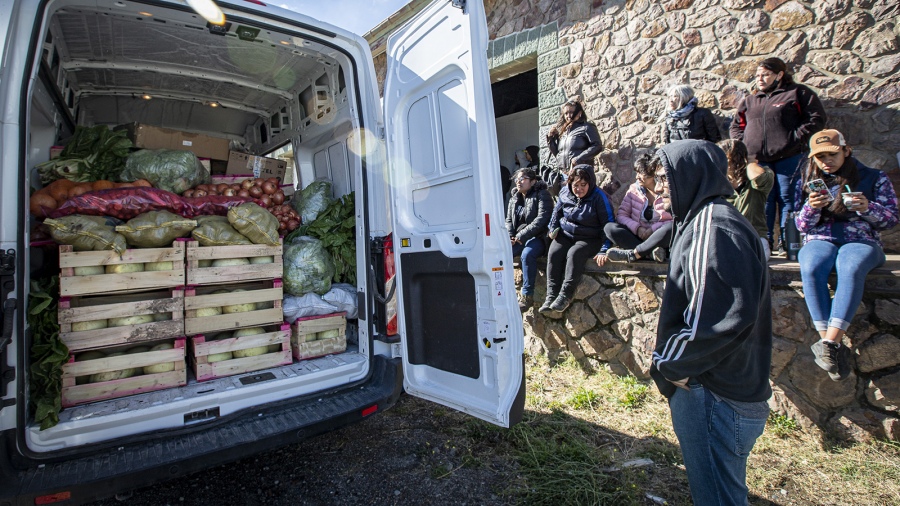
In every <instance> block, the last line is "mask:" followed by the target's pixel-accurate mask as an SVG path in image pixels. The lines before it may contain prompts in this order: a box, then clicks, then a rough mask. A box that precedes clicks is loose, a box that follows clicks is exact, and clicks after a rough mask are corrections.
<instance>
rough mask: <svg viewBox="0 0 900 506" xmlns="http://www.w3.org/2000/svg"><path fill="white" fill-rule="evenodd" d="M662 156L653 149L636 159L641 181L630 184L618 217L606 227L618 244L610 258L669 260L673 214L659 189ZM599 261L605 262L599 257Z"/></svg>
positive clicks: (622, 260)
mask: <svg viewBox="0 0 900 506" xmlns="http://www.w3.org/2000/svg"><path fill="white" fill-rule="evenodd" d="M657 167H659V158H656V157H654V156H653V155H651V154H649V153H645V154H643V155H641V156H640V157H639V158H638V159H637V160H636V161H635V162H634V171H635V173H636V174H637V176H636V177H637V181H636V182H635V183H634V184H632V185H631V187H629V188H628V193H626V194H625V198H623V199H622V204H620V205H619V210H618V211H616V221H615V222H610V223H607V224H606V226H605V227H603V231H604V232H606V236H607V237H609V239H610V240H611V241H612V242H614V243H615V244H616V246H618V247H614V248H610V249H609V250H608V251H607V252H606V258H607V259H608V260H609V261H610V262H634V261H636V260H640V259H641V258H648V257H651V256H652V257H653V259H654V260H656V261H657V262H664V261H665V260H666V249H667V248H668V247H669V243H670V242H671V241H672V224H673V221H672V215H671V214H670V213H669V212H667V211H666V210H665V209H664V208H663V200H662V198H661V196H660V195H658V194H657V193H656V189H655V186H656V182H655V180H654V179H653V178H654V174H655V173H656V168H657ZM597 265H603V264H602V263H601V262H600V259H599V258H598V259H597Z"/></svg>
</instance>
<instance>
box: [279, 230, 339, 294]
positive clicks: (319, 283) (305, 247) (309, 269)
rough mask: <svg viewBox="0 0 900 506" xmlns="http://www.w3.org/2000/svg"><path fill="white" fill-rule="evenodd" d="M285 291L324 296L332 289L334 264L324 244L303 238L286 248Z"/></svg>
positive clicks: (316, 240) (309, 238)
mask: <svg viewBox="0 0 900 506" xmlns="http://www.w3.org/2000/svg"><path fill="white" fill-rule="evenodd" d="M283 259H284V291H285V292H287V293H289V294H292V295H298V296H299V295H305V294H307V293H309V292H314V293H317V294H319V295H324V294H325V293H327V292H328V290H330V289H331V277H332V276H334V264H333V263H332V260H331V254H330V253H328V251H327V250H325V248H324V247H323V246H322V242H321V241H319V240H318V239H313V238H312V237H307V236H301V237H297V238H296V239H294V241H293V242H292V243H291V244H287V245H285V246H284V253H283Z"/></svg>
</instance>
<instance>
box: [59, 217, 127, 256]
mask: <svg viewBox="0 0 900 506" xmlns="http://www.w3.org/2000/svg"><path fill="white" fill-rule="evenodd" d="M121 223H122V222H121V221H119V220H117V219H115V218H108V217H106V216H86V215H83V214H72V215H69V216H64V217H62V218H59V219H53V218H47V219H46V220H44V225H46V226H47V227H48V228H49V229H50V236H51V237H53V240H54V241H56V242H58V243H60V244H68V245H70V246H72V247H73V248H74V249H75V251H104V250H113V251H115V252H116V253H118V254H119V255H121V254H122V253H124V252H125V250H126V249H128V245H127V244H126V243H125V236H123V235H122V234H120V233H118V232H116V226H117V225H121Z"/></svg>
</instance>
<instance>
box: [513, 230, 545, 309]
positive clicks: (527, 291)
mask: <svg viewBox="0 0 900 506" xmlns="http://www.w3.org/2000/svg"><path fill="white" fill-rule="evenodd" d="M544 249H545V248H544V238H543V237H532V238H531V239H528V240H527V241H525V244H519V243H516V244H513V247H512V251H513V256H514V257H515V256H518V257H519V259H520V260H521V262H522V295H534V279H535V278H536V277H537V259H538V257H539V256H541V255H543V254H544Z"/></svg>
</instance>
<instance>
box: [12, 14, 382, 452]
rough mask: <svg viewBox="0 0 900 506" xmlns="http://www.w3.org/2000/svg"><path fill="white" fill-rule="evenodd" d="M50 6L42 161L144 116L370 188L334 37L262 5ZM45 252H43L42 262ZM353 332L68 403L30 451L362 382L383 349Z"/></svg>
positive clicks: (34, 111)
mask: <svg viewBox="0 0 900 506" xmlns="http://www.w3.org/2000/svg"><path fill="white" fill-rule="evenodd" d="M49 5H50V6H49V8H48V10H47V12H48V15H47V17H46V18H45V24H44V29H45V32H44V34H43V38H42V45H41V49H42V51H41V62H40V70H39V77H40V79H37V80H36V81H35V83H36V85H35V87H34V92H33V95H32V97H31V110H30V113H29V118H30V124H29V132H28V142H29V143H30V150H29V155H28V156H29V160H28V164H29V167H34V166H35V165H37V164H39V163H42V162H45V161H47V160H48V159H49V152H50V148H51V146H53V145H56V144H60V143H64V142H65V141H66V140H67V138H68V137H69V136H71V134H72V132H73V130H74V127H75V126H76V125H79V126H80V125H83V126H95V125H108V126H110V127H113V126H117V125H123V124H129V123H141V124H147V125H152V126H156V127H163V128H170V129H176V130H180V131H185V132H193V133H202V134H208V135H213V136H217V137H227V138H228V139H229V140H230V141H231V146H232V149H240V150H246V151H248V152H250V153H252V154H257V155H265V154H268V153H272V152H274V151H275V150H277V149H279V148H283V147H285V146H290V147H291V148H292V149H293V167H290V166H289V167H288V170H289V171H292V172H293V175H294V177H293V181H295V182H296V183H295V184H296V185H297V190H298V191H299V190H300V189H301V188H303V187H305V186H306V185H308V184H309V183H311V182H312V181H314V180H316V179H320V178H327V179H329V180H330V181H332V184H333V195H332V196H333V197H335V198H339V197H341V196H343V195H346V194H348V193H350V192H351V191H354V190H357V194H358V193H359V191H358V190H359V188H357V187H356V186H355V185H356V176H355V173H356V172H357V171H358V170H360V166H361V160H360V157H359V156H357V155H355V154H354V152H358V151H357V150H355V149H354V148H353V146H354V145H355V144H354V143H358V142H360V141H359V139H358V138H357V134H356V132H357V131H358V129H359V127H360V126H361V125H360V119H359V116H358V115H359V112H358V111H357V107H355V106H353V105H352V104H351V101H352V97H353V96H354V94H353V88H354V87H355V86H357V83H354V82H352V81H351V77H352V76H355V75H356V74H355V72H354V67H355V66H356V65H358V64H359V63H358V62H354V61H352V60H351V59H350V57H349V56H347V54H345V53H343V52H341V51H340V50H338V49H335V48H334V47H332V46H330V45H329V44H328V37H329V34H327V33H325V32H320V33H315V32H314V30H311V31H309V32H307V33H306V34H303V33H300V32H292V31H291V30H290V29H288V28H287V27H281V28H280V29H276V28H275V27H273V26H271V25H268V24H265V23H262V22H259V21H256V20H255V19H256V18H255V16H254V15H253V14H251V13H248V14H246V17H244V18H242V17H240V16H236V17H231V18H229V19H228V21H227V23H226V24H225V26H224V27H221V28H220V27H214V26H212V25H208V24H207V23H206V21H204V20H203V19H202V18H201V17H200V16H199V15H197V14H196V13H194V12H193V11H191V10H190V9H188V8H187V7H186V6H178V5H173V6H168V7H167V6H163V5H161V4H159V3H155V2H150V3H138V2H131V1H127V0H123V1H113V0H92V1H86V0H62V1H51V2H50V4H49ZM279 30H280V31H279ZM348 89H349V90H350V92H349V93H348ZM348 96H349V97H351V99H349V100H348ZM348 147H349V149H348ZM31 179H32V180H31V185H32V186H33V187H35V188H37V187H38V186H39V182H38V178H37V177H34V176H32V178H31ZM32 225H33V223H32ZM30 228H31V227H28V229H29V230H30ZM360 236H361V234H357V237H360ZM33 249H34V248H33ZM42 258H43V257H42V256H41V255H40V254H38V253H33V254H32V256H31V259H30V261H29V262H30V264H31V265H30V271H31V272H36V271H37V270H39V269H40V268H41V265H39V264H40V263H41V262H42V260H41V259H42ZM47 258H48V260H47V262H50V260H49V259H50V258H52V257H47ZM49 267H51V268H52V267H53V266H49ZM357 278H358V283H359V284H360V285H363V284H364V283H365V279H364V276H363V275H362V274H361V275H359V276H358V277H357ZM348 329H351V330H350V331H349V333H348V336H349V339H348V341H349V342H348V347H347V352H346V353H342V354H339V355H332V356H327V357H322V358H317V359H311V360H306V361H301V362H295V363H293V364H292V365H286V366H282V367H279V368H276V369H272V370H267V371H266V374H265V375H257V376H260V377H261V378H262V379H261V380H257V381H243V378H241V377H240V376H232V377H225V378H220V379H215V380H211V381H205V382H202V383H198V382H196V381H195V380H192V379H189V382H188V384H187V386H184V387H180V388H174V389H169V390H160V391H156V392H150V393H146V394H139V395H134V396H130V397H125V398H119V399H114V400H109V401H100V402H95V403H91V404H85V405H82V406H77V407H74V408H67V409H65V410H63V412H62V413H61V414H60V423H59V424H58V425H57V426H56V427H54V428H52V429H49V430H45V431H40V430H38V428H37V427H31V428H30V429H29V432H28V434H29V435H28V444H29V447H30V448H31V449H32V450H33V451H36V452H50V451H55V450H60V449H63V448H66V447H69V446H72V445H81V444H88V443H96V442H102V441H109V440H112V439H116V438H121V437H126V436H132V435H136V434H141V433H144V432H146V431H148V430H158V429H160V428H170V429H177V428H180V427H184V426H185V425H186V423H187V417H186V413H187V412H189V411H190V412H199V411H204V410H206V411H204V412H209V413H212V412H214V411H215V412H216V413H217V414H218V416H226V415H228V414H231V413H236V412H239V411H243V410H247V409H250V408H252V407H253V406H254V405H258V404H262V403H267V402H273V401H278V400H282V399H288V398H292V397H297V396H304V395H313V394H315V393H316V392H320V391H323V390H326V389H334V388H338V387H341V386H345V385H348V384H352V383H354V382H357V381H360V380H362V379H364V378H365V377H366V375H367V373H368V370H369V367H370V360H369V352H370V351H369V349H368V347H369V344H368V343H369V339H368V338H367V337H366V336H367V330H366V329H357V327H356V325H355V324H353V323H351V322H348ZM357 337H358V339H357ZM188 375H189V378H190V376H191V374H190V373H189V374H188Z"/></svg>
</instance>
